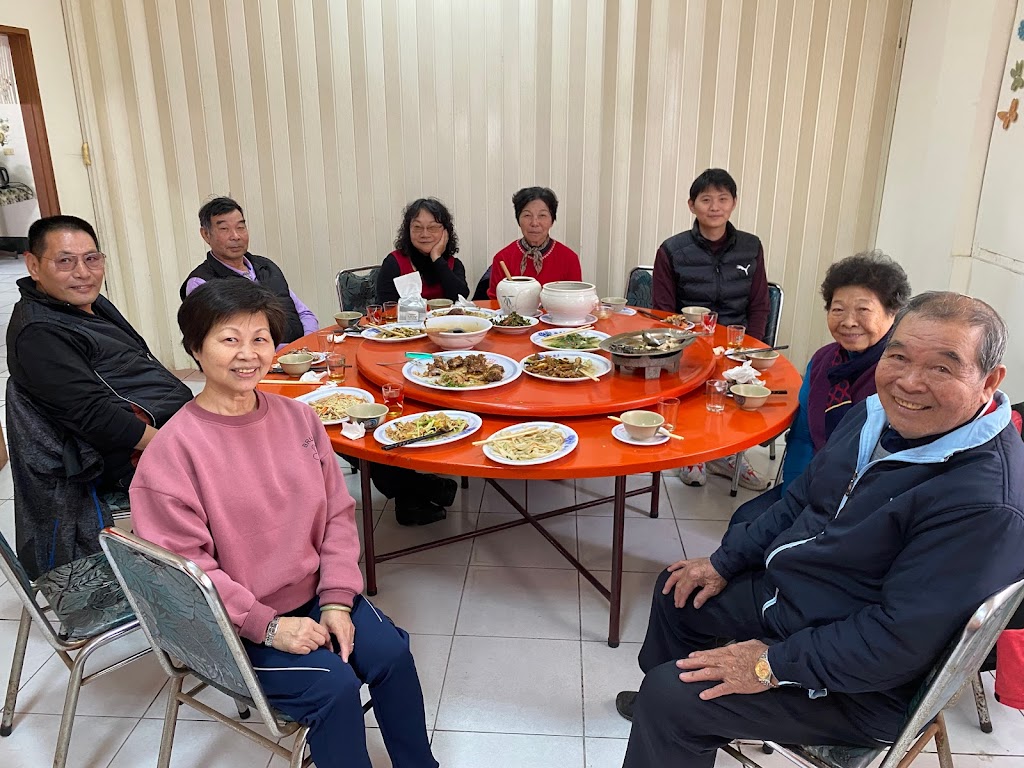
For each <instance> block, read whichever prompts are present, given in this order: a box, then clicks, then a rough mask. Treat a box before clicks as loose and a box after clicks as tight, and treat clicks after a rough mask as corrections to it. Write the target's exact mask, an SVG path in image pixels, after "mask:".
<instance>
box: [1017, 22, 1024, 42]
mask: <svg viewBox="0 0 1024 768" xmlns="http://www.w3.org/2000/svg"><path fill="white" fill-rule="evenodd" d="M1017 37H1019V38H1020V39H1021V40H1024V20H1022V21H1021V23H1020V26H1019V27H1017Z"/></svg>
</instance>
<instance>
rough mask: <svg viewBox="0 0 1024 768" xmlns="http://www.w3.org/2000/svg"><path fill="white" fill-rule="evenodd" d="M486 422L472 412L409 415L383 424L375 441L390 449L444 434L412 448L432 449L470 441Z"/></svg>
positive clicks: (376, 434)
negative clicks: (412, 440) (404, 443)
mask: <svg viewBox="0 0 1024 768" xmlns="http://www.w3.org/2000/svg"><path fill="white" fill-rule="evenodd" d="M482 424H483V420H482V419H481V418H480V417H479V416H477V415H476V414H475V413H470V412H469V411H427V412H425V413H410V414H409V415H408V416H401V417H399V418H397V419H393V420H391V421H389V422H387V423H386V424H381V425H380V426H379V427H377V429H376V430H374V432H373V439H374V440H376V441H377V442H378V443H380V444H381V445H391V444H392V443H398V442H401V441H402V440H408V439H409V438H412V437H422V436H423V435H429V434H431V433H433V432H444V434H442V435H438V436H437V437H432V438H430V439H428V440H420V441H419V442H418V443H410V444H409V447H410V448H429V447H430V446H432V445H444V444H445V443H454V442H455V441H456V440H461V439H462V438H464V437H468V436H469V435H472V434H473V433H474V432H476V431H477V430H478V429H480V427H481V425H482Z"/></svg>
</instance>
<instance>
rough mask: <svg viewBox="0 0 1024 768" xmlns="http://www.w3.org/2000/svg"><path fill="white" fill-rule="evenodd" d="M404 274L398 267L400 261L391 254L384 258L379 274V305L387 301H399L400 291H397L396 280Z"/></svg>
mask: <svg viewBox="0 0 1024 768" xmlns="http://www.w3.org/2000/svg"><path fill="white" fill-rule="evenodd" d="M401 274H402V270H401V269H399V267H398V259H396V258H395V257H394V256H392V255H391V254H390V253H389V254H388V255H387V256H385V257H384V263H383V264H381V265H380V271H379V272H377V303H378V304H383V303H384V302H385V301H398V291H397V290H395V278H396V277H399V276H400V275H401Z"/></svg>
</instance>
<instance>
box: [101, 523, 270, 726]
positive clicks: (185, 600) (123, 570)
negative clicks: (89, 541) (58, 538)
mask: <svg viewBox="0 0 1024 768" xmlns="http://www.w3.org/2000/svg"><path fill="white" fill-rule="evenodd" d="M100 546H101V547H103V551H104V552H106V554H107V557H108V558H109V560H110V563H111V565H112V566H113V569H114V574H115V575H116V576H117V580H118V581H119V582H120V583H121V587H122V589H124V593H125V595H126V596H127V597H128V602H129V603H131V606H132V608H133V609H134V611H135V615H136V616H137V617H138V618H139V622H140V623H141V624H142V629H143V631H144V632H145V633H146V637H148V638H149V642H150V645H152V646H153V651H154V653H155V654H156V657H157V659H159V661H160V665H161V666H162V667H163V668H164V671H165V672H166V673H167V674H168V675H169V676H171V677H174V676H180V675H182V674H183V673H184V672H186V671H187V672H191V673H193V674H195V675H196V676H197V677H199V678H200V679H201V680H203V681H204V682H206V683H209V684H211V685H213V686H214V687H216V688H219V689H220V690H221V691H222V692H224V693H226V694H228V695H229V696H232V697H234V698H236V699H238V698H241V699H243V700H248V701H251V702H252V703H253V704H254V705H255V706H256V708H257V709H258V710H259V713H260V715H261V716H262V717H263V722H264V723H265V724H266V725H267V726H268V727H269V728H270V729H271V730H275V728H276V723H277V716H276V715H275V714H274V712H273V710H272V709H271V708H270V705H269V704H268V703H267V699H266V696H264V694H263V689H262V688H261V687H260V684H259V681H258V680H257V679H256V673H255V672H253V669H252V664H251V663H250V662H249V657H248V656H247V655H246V653H245V649H244V648H243V647H242V642H241V640H239V638H238V635H237V634H236V633H235V628H234V626H233V625H232V624H231V619H230V618H229V617H228V613H227V610H226V609H225V608H224V604H223V603H222V602H221V599H220V595H218V594H217V590H216V588H215V587H214V586H213V582H212V581H210V577H209V576H207V575H206V574H205V573H204V572H203V571H202V569H200V568H199V566H197V565H196V564H195V563H193V562H192V561H191V560H188V559H186V558H184V557H180V556H179V555H176V554H174V553H173V552H169V551H168V550H166V549H163V548H162V547H158V546H156V545H155V544H152V543H150V542H148V541H145V540H144V539H140V538H139V537H138V536H135V535H133V534H130V533H126V532H125V531H122V530H120V529H117V528H107V529H106V530H104V531H103V532H101V533H100ZM178 662H180V663H181V664H179V663H178ZM181 665H184V667H182V666H181ZM281 735H284V734H283V733H282V734H281Z"/></svg>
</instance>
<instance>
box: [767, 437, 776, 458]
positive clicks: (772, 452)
mask: <svg viewBox="0 0 1024 768" xmlns="http://www.w3.org/2000/svg"><path fill="white" fill-rule="evenodd" d="M768 458H769V459H771V460H772V461H775V438H774V437H773V438H772V439H771V440H769V441H768Z"/></svg>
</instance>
